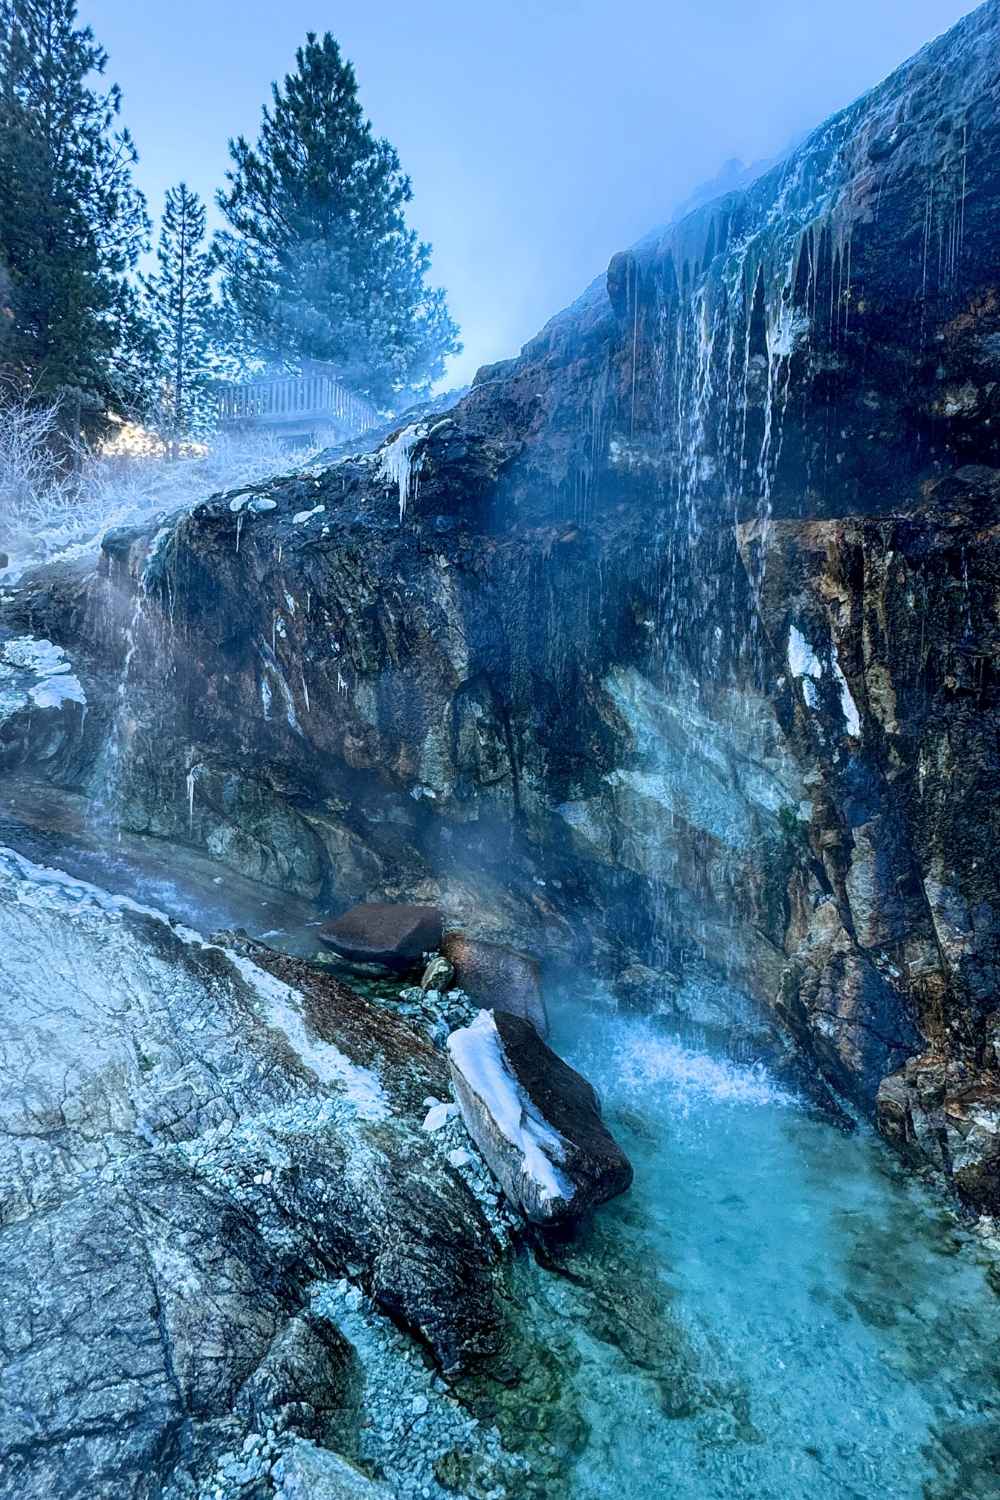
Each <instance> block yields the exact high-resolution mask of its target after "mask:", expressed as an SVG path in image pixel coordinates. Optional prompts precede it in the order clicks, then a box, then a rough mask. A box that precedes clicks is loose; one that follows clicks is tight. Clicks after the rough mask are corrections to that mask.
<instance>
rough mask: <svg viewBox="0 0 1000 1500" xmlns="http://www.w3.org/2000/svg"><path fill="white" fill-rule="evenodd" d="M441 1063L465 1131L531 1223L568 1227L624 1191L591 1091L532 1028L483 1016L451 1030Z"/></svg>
mask: <svg viewBox="0 0 1000 1500" xmlns="http://www.w3.org/2000/svg"><path fill="white" fill-rule="evenodd" d="M448 1055H449V1059H450V1063H451V1076H452V1083H453V1085H454V1088H455V1094H456V1096H457V1098H458V1102H459V1107H460V1109H461V1111H462V1118H463V1119H464V1121H465V1124H466V1128H467V1129H468V1131H469V1134H470V1135H471V1136H472V1138H473V1140H474V1141H475V1142H476V1144H477V1146H478V1147H479V1149H480V1151H482V1153H483V1155H484V1156H485V1158H486V1160H487V1162H488V1163H489V1165H490V1168H491V1170H492V1172H493V1174H494V1176H495V1177H496V1178H497V1181H498V1182H499V1183H500V1185H501V1186H502V1188H503V1190H504V1192H505V1193H506V1195H507V1197H508V1199H509V1200H510V1201H511V1203H513V1204H515V1205H516V1206H517V1207H519V1208H520V1209H521V1210H522V1212H523V1213H524V1214H525V1216H526V1217H527V1218H528V1219H530V1220H532V1221H533V1222H534V1223H538V1224H554V1223H558V1222H563V1221H567V1220H571V1219H574V1218H577V1217H579V1216H580V1215H582V1214H583V1213H585V1212H586V1211H587V1210H588V1209H590V1208H594V1207H595V1206H596V1205H597V1204H599V1203H604V1202H606V1201H607V1199H609V1198H614V1197H616V1196H617V1194H619V1193H623V1192H625V1190H626V1189H627V1188H628V1187H629V1186H630V1185H631V1182H632V1168H631V1165H630V1164H629V1161H628V1159H627V1157H626V1156H625V1153H624V1152H623V1151H622V1150H621V1148H620V1147H619V1146H618V1144H617V1143H616V1142H615V1140H614V1139H613V1137H612V1136H611V1134H610V1133H609V1131H608V1130H607V1129H606V1127H605V1125H604V1123H603V1121H602V1120H601V1108H600V1103H599V1101H598V1098H597V1095H596V1093H595V1092H594V1090H593V1088H592V1087H591V1085H590V1084H589V1083H588V1082H587V1080H586V1079H585V1078H583V1077H582V1076H581V1075H580V1074H579V1073H577V1072H576V1071H575V1070H574V1069H573V1068H571V1067H570V1066H569V1065H568V1063H565V1062H563V1061H562V1059H561V1058H560V1057H558V1056H557V1055H556V1053H554V1052H553V1051H552V1049H551V1048H550V1047H548V1046H546V1044H545V1043H544V1042H543V1041H542V1039H541V1037H540V1036H539V1035H538V1032H537V1031H536V1030H535V1028H534V1026H532V1024H531V1023H530V1021H525V1020H523V1019H522V1018H521V1017H520V1016H511V1015H507V1014H506V1013H505V1012H503V1011H497V1012H494V1013H491V1012H489V1011H485V1010H484V1011H480V1013H479V1015H478V1017H477V1018H476V1020H475V1021H474V1022H473V1023H472V1025H471V1026H467V1027H463V1028H462V1029H461V1030H459V1031H454V1032H452V1034H451V1036H450V1037H449V1038H448Z"/></svg>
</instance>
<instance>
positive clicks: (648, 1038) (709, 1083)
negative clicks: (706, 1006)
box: [613, 1032, 799, 1112]
mask: <svg viewBox="0 0 1000 1500" xmlns="http://www.w3.org/2000/svg"><path fill="white" fill-rule="evenodd" d="M613 1066H614V1071H615V1075H616V1082H617V1083H620V1084H621V1085H622V1086H623V1087H624V1089H625V1090H626V1091H627V1092H628V1093H629V1094H630V1095H632V1096H634V1097H635V1098H640V1097H641V1098H643V1099H644V1100H645V1101H646V1102H649V1101H650V1097H651V1094H650V1091H651V1090H653V1091H655V1096H656V1098H657V1100H658V1102H661V1103H662V1102H664V1101H669V1104H670V1107H671V1109H673V1110H677V1109H680V1110H681V1111H682V1112H686V1111H687V1110H689V1109H691V1108H694V1107H697V1106H699V1105H702V1104H713V1105H720V1106H726V1105H736V1106H743V1107H748V1106H749V1107H752V1108H772V1109H775V1108H777V1109H787V1108H789V1107H794V1106H795V1105H797V1104H798V1103H799V1101H798V1100H797V1099H796V1097H795V1095H794V1094H791V1093H789V1092H788V1091H787V1089H783V1088H782V1087H781V1086H780V1085H779V1084H778V1083H776V1082H775V1080H774V1079H773V1078H772V1077H771V1075H770V1074H769V1073H768V1071H767V1069H766V1068H765V1067H764V1065H763V1063H738V1062H731V1061H729V1060H728V1059H727V1058H721V1057H713V1056H712V1055H711V1054H710V1053H708V1052H701V1051H698V1050H697V1049H696V1048H693V1047H687V1046H685V1045H684V1044H683V1043H682V1042H679V1041H676V1040H674V1039H673V1038H670V1037H661V1036H656V1035H655V1034H653V1033H652V1032H644V1033H641V1034H640V1035H637V1036H630V1037H627V1038H625V1039H623V1041H622V1042H621V1043H620V1045H619V1047H618V1048H617V1049H616V1051H615V1055H614V1058H613Z"/></svg>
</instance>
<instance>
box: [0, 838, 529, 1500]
mask: <svg viewBox="0 0 1000 1500" xmlns="http://www.w3.org/2000/svg"><path fill="white" fill-rule="evenodd" d="M0 945H2V949H3V953H4V962H3V969H2V974H0V1027H2V1031H3V1036H4V1049H3V1056H2V1059H0V1366H2V1368H0V1496H2V1497H3V1500H15V1497H16V1500H70V1497H76V1496H78V1495H84V1494H85V1495H87V1496H88V1497H90V1500H147V1497H148V1496H150V1495H152V1494H161V1493H165V1492H169V1493H173V1491H170V1490H169V1489H168V1486H169V1484H171V1483H175V1484H176V1485H177V1493H188V1490H185V1489H184V1488H183V1484H182V1483H181V1481H182V1480H183V1479H184V1477H185V1476H191V1477H193V1479H194V1480H195V1481H197V1482H198V1483H200V1482H201V1481H202V1480H203V1479H204V1478H205V1477H206V1475H207V1474H209V1473H211V1472H212V1471H213V1468H214V1464H215V1461H216V1459H217V1458H218V1451H217V1450H218V1449H219V1447H220V1445H224V1448H225V1450H226V1451H228V1450H230V1449H232V1448H234V1446H235V1448H239V1447H240V1446H241V1444H242V1442H243V1440H244V1437H245V1435H247V1430H248V1428H249V1429H250V1430H251V1431H254V1430H255V1431H257V1432H258V1433H259V1431H260V1429H261V1427H266V1426H267V1425H269V1422H268V1419H269V1414H270V1413H272V1412H274V1413H275V1414H276V1415H277V1414H278V1413H280V1412H283V1413H284V1414H285V1417H286V1424H285V1425H286V1426H287V1427H288V1428H290V1429H291V1430H298V1431H302V1432H305V1433H308V1434H310V1435H313V1436H316V1435H317V1434H322V1435H323V1436H324V1437H326V1435H327V1434H328V1432H330V1431H333V1432H335V1433H336V1434H337V1441H338V1445H339V1443H340V1436H341V1435H340V1433H339V1432H337V1427H338V1424H341V1425H345V1424H346V1425H349V1413H350V1404H351V1403H350V1389H349V1385H350V1381H349V1378H347V1376H348V1374H349V1372H348V1371H347V1369H346V1368H345V1367H346V1366H349V1365H350V1354H349V1351H347V1350H346V1349H345V1347H344V1345H343V1340H342V1339H340V1338H338V1337H337V1335H336V1334H335V1332H334V1331H333V1330H331V1329H330V1328H328V1327H325V1326H323V1325H322V1324H321V1323H318V1322H317V1321H316V1320H315V1318H314V1317H313V1314H312V1312H311V1311H310V1302H309V1287H310V1285H311V1284H313V1283H314V1282H316V1281H323V1280H325V1279H329V1278H331V1277H344V1276H350V1277H351V1278H352V1279H353V1281H354V1282H355V1284H356V1288H357V1295H358V1296H359V1297H360V1295H361V1289H363V1290H364V1291H365V1292H367V1293H368V1294H369V1295H370V1297H371V1298H372V1301H373V1303H374V1304H375V1306H376V1307H378V1308H380V1309H381V1310H382V1311H383V1312H387V1313H389V1314H390V1315H391V1316H392V1317H393V1318H394V1319H396V1320H397V1321H398V1323H399V1324H400V1325H402V1326H405V1327H407V1328H410V1329H414V1330H417V1332H418V1333H419V1336H420V1338H421V1339H422V1341H423V1342H424V1343H425V1344H426V1345H427V1346H428V1347H429V1348H430V1349H431V1350H432V1351H434V1353H435V1356H436V1358H437V1359H438V1361H439V1363H440V1365H441V1366H442V1367H443V1368H446V1369H452V1368H456V1367H459V1366H462V1365H463V1364H465V1363H466V1362H474V1361H475V1360H476V1359H477V1358H479V1357H481V1356H483V1355H487V1354H488V1353H489V1352H490V1351H491V1350H492V1349H493V1348H494V1347H495V1345H496V1343H497V1341H498V1337H499V1335H498V1329H499V1316H498V1313H497V1310H496V1308H495V1305H494V1290H493V1275H494V1265H495V1261H496V1258H497V1255H498V1250H499V1246H498V1241H497V1239H496V1237H495V1235H494V1233H493V1231H492V1230H491V1229H490V1227H489V1225H488V1223H487V1221H486V1219H485V1217H484V1215H483V1213H482V1211H481V1209H480V1207H479V1205H478V1203H477V1200H476V1198H475V1197H474V1196H473V1194H472V1193H471V1192H470V1190H469V1189H468V1187H467V1186H466V1184H465V1182H464V1181H463V1179H462V1177H461V1175H460V1174H459V1173H458V1172H456V1171H455V1170H454V1169H453V1168H452V1167H451V1166H450V1165H449V1164H448V1162H447V1160H446V1159H444V1158H443V1157H442V1155H441V1153H439V1152H438V1151H437V1150H436V1148H435V1145H434V1142H433V1140H432V1138H431V1137H430V1136H428V1135H427V1133H426V1132H424V1131H422V1130H421V1129H420V1122H421V1119H422V1113H421V1101H422V1100H423V1099H424V1098H425V1097H427V1096H428V1095H435V1096H439V1097H440V1096H441V1095H443V1094H444V1093H445V1092H446V1090H447V1087H448V1074H447V1067H446V1064H445V1061H444V1059H443V1057H442V1055H441V1053H440V1052H438V1051H437V1050H436V1049H435V1048H434V1047H433V1046H432V1045H431V1043H430V1042H429V1041H428V1040H427V1039H426V1038H425V1037H424V1036H423V1035H422V1034H421V1033H420V1032H419V1031H417V1030H415V1029H413V1028H412V1027H411V1026H410V1025H409V1024H408V1023H407V1022H406V1021H405V1019H404V1018H402V1017H399V1016H397V1015H396V1014H395V1013H394V1012H393V1011H391V1010H390V1009H388V1008H386V1007H384V1006H378V1005H376V1004H374V1003H373V1002H371V1001H367V1000H365V999H363V998H362V997H361V996H359V995H357V994H355V993H354V992H353V991H350V990H348V989H346V987H345V986H343V985H340V984H338V983H337V981H336V980H333V979H331V978H329V977H328V976H326V975H324V974H323V973H321V972H320V971H318V970H317V969H315V968H313V967H312V966H310V965H308V964H305V963H303V962H302V961H300V960H297V959H292V958H288V957H287V956H285V955H281V954H277V953H273V952H271V950H268V949H266V948H264V947H263V946H262V945H260V944H254V943H252V942H250V941H249V940H246V939H242V940H241V939H237V938H233V939H232V940H231V943H230V944H229V945H227V946H224V945H223V944H222V943H220V942H208V941H206V940H205V939H204V938H201V937H200V936H199V935H198V934H197V933H195V932H192V931H190V930H187V929H184V928H181V927H176V926H174V925H172V924H171V923H170V922H169V921H168V919H167V918H166V917H165V916H162V915H160V914H157V913H155V912H153V911H150V910H147V909H145V908H141V907H137V906H135V905H134V904H133V903H130V902H128V901H125V900H121V899H119V898H115V897H112V896H109V895H107V893H105V892H102V891H100V890H98V889H97V888H96V887H93V886H88V885H86V884H85V883H83V882H81V881H78V880H71V879H69V878H68V877H64V876H60V875H58V874H57V873H56V872H54V871H51V870H46V869H40V868H39V867H37V866H34V865H32V864H30V863H29V862H28V861H26V860H24V859H23V858H21V857H19V856H17V855H15V854H13V853H12V852H11V851H9V850H0ZM283 1430H284V1429H283ZM321 1467H322V1464H321ZM290 1472H291V1470H290ZM359 1482H360V1480H359ZM309 1493H310V1500H314V1497H313V1494H312V1493H311V1492H309ZM320 1493H325V1491H320V1490H316V1491H315V1494H316V1495H318V1494H320ZM331 1493H332V1494H336V1493H338V1492H337V1491H336V1490H332V1491H331ZM348 1493H350V1492H348ZM359 1493H364V1491H360V1492H359Z"/></svg>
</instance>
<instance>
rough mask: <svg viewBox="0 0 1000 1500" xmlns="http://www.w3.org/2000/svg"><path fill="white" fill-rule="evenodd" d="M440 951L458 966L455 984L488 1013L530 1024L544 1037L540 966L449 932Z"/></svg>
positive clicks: (522, 955) (512, 952) (520, 955)
mask: <svg viewBox="0 0 1000 1500" xmlns="http://www.w3.org/2000/svg"><path fill="white" fill-rule="evenodd" d="M441 952H442V953H443V954H444V955H445V957H446V958H448V959H450V960H451V962H452V964H453V965H454V967H455V982H456V984H458V985H459V986H460V988H462V989H463V990H465V991H467V993H468V994H470V995H471V996H472V998H473V1000H475V1001H476V1002H477V1003H478V1004H479V1005H481V1006H483V1007H484V1008H485V1009H486V1010H502V1011H505V1012H506V1013H507V1014H508V1015H511V1016H520V1017H521V1018H522V1019H523V1020H525V1021H530V1022H531V1024H532V1026H534V1028H535V1030H536V1031H537V1032H538V1035H539V1036H541V1037H544V1036H547V1035H548V1030H549V1020H548V1016H547V1015H546V1011H545V999H544V996H543V995H542V982H541V975H540V972H539V967H538V963H537V962H536V960H535V959H533V958H529V957H528V955H527V954H526V953H518V951H517V950H516V948H507V947H505V946H504V945H503V944H501V943H486V942H483V941H482V940H481V939H480V938H474V937H467V936H466V934H465V933H464V932H446V933H445V935H444V938H443V940H442V943H441Z"/></svg>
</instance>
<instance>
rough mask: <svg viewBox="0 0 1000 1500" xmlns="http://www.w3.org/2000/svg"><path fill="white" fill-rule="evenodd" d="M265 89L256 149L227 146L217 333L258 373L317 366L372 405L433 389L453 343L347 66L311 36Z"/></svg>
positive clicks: (399, 179) (405, 185)
mask: <svg viewBox="0 0 1000 1500" xmlns="http://www.w3.org/2000/svg"><path fill="white" fill-rule="evenodd" d="M296 63H297V71H296V72H295V73H293V74H290V75H289V76H288V77H286V79H285V81H284V85H283V86H281V87H279V86H278V85H277V84H275V85H273V88H272V96H273V97H272V105H271V107H270V108H267V107H265V109H264V110H263V121H262V125H261V130H260V135H259V138H258V142H257V145H256V147H252V146H250V145H249V144H248V143H247V141H246V140H245V139H243V138H242V137H240V138H239V139H238V140H236V141H231V142H230V146H229V149H230V154H231V156H232V160H233V164H234V165H233V168H232V170H230V171H229V172H228V173H227V180H228V182H229V188H228V189H227V190H226V191H223V192H221V193H220V194H219V197H218V202H219V207H220V208H221V209H222V212H223V213H224V215H225V217H226V219H227V221H228V223H229V226H230V228H229V229H228V230H227V231H224V232H223V233H222V234H221V235H220V236H219V240H218V245H219V255H220V260H221V263H222V266H223V269H224V278H223V299H224V306H223V312H224V316H225V318H226V322H227V326H228V328H229V330H230V333H231V336H232V337H233V338H234V339H236V340H243V341H244V342H245V344H246V346H247V347H248V348H249V349H250V350H252V351H253V352H254V353H255V354H256V356H257V357H258V358H260V359H263V360H264V361H265V362H267V363H271V364H279V365H281V364H284V365H286V366H287V365H290V364H292V365H294V364H295V363H298V362H301V361H302V360H307V359H317V360H325V361H330V362H332V363H333V364H335V365H336V366H337V367H338V369H339V371H340V372H341V374H342V376H343V377H344V379H345V380H346V381H347V382H348V383H349V384H351V385H352V386H353V387H354V388H355V389H357V390H359V391H364V392H366V393H367V394H368V395H369V396H371V397H372V398H373V399H374V400H376V401H386V400H389V399H391V398H392V396H393V394H394V393H398V392H399V391H401V390H403V389H411V390H415V389H420V388H422V387H426V386H427V385H429V384H430V383H431V382H432V381H433V380H435V379H436V378H437V377H438V376H439V375H440V374H441V372H442V370H443V368H444V358H445V356H446V355H447V354H450V353H453V352H456V351H457V350H458V349H459V348H460V347H461V346H460V345H459V343H458V341H457V333H458V330H457V327H456V325H455V324H454V323H453V321H452V319H451V317H450V316H449V313H448V308H447V304H446V301H445V296H444V293H443V292H442V291H437V290H434V289H432V288H430V287H429V286H428V285H427V281H426V277H427V272H428V270H429V266H430V247H429V246H427V245H425V244H422V243H421V242H420V241H419V240H418V238H417V236H416V234H415V233H414V231H413V230H411V229H408V228H407V225H406V220H405V216H404V206H405V204H407V203H408V202H409V201H410V199H411V197H412V193H411V189H410V182H409V178H407V177H406V176H405V175H404V173H403V171H402V169H401V167H400V163H399V157H398V156H397V154H396V152H395V150H394V149H393V147H392V146H391V145H390V144H389V142H388V141H385V140H379V139H377V138H376V137H375V136H374V135H373V133H372V127H371V124H370V122H369V121H368V120H366V119H365V117H364V114H363V112H362V108H361V105H360V103H359V101H358V86H357V80H356V78H355V75H354V69H353V68H352V66H351V64H350V63H349V62H347V61H345V60H344V59H343V58H342V56H341V53H340V48H339V47H338V45H337V43H336V42H335V41H334V39H333V37H332V36H330V35H329V33H327V34H326V35H325V36H324V37H323V39H322V41H317V39H316V36H315V34H314V33H312V32H310V33H309V35H308V36H307V38H306V45H305V47H302V48H300V49H299V51H298V52H297V54H296Z"/></svg>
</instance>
